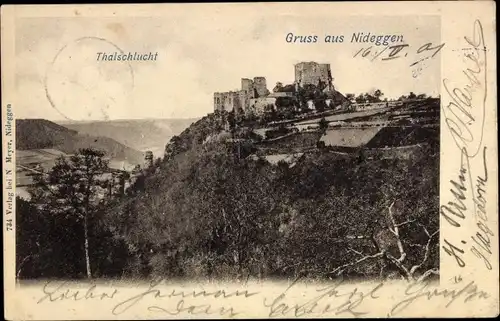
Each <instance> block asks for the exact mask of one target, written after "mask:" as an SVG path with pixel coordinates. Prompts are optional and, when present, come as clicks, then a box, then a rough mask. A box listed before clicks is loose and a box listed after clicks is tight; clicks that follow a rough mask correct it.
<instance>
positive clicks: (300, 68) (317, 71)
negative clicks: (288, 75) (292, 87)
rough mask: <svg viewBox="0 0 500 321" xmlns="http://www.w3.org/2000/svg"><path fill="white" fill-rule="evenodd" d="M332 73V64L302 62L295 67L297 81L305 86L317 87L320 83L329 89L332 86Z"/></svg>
mask: <svg viewBox="0 0 500 321" xmlns="http://www.w3.org/2000/svg"><path fill="white" fill-rule="evenodd" d="M332 80H333V78H332V72H331V69H330V64H318V63H316V62H314V61H311V62H301V63H298V64H296V65H295V81H296V82H298V84H299V85H300V86H301V87H303V86H304V85H315V86H317V85H318V84H319V83H320V82H321V83H323V84H325V85H326V86H327V87H329V88H331V86H332Z"/></svg>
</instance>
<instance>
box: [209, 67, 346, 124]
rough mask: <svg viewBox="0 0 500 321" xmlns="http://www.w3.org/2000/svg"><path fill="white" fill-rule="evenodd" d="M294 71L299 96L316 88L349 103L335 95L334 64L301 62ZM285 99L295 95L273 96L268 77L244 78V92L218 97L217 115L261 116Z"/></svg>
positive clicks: (275, 93)
mask: <svg viewBox="0 0 500 321" xmlns="http://www.w3.org/2000/svg"><path fill="white" fill-rule="evenodd" d="M294 68H295V83H294V85H295V91H296V92H297V91H298V90H299V88H301V87H304V86H306V85H314V86H318V87H320V89H321V90H323V91H324V92H327V93H329V94H330V96H335V97H337V96H338V98H339V99H335V100H336V101H339V102H342V101H344V100H345V98H343V96H342V95H341V94H340V93H338V92H336V91H335V88H334V86H333V77H332V72H331V68H330V64H319V63H317V62H314V61H310V62H300V63H298V64H296V65H295V66H294ZM279 84H280V85H282V84H281V83H279ZM283 96H294V94H293V93H289V92H279V91H277V90H276V91H275V92H273V93H271V92H270V91H269V90H268V89H267V82H266V78H265V77H254V78H253V79H249V78H242V79H241V89H240V90H236V91H228V92H216V93H214V111H228V112H230V111H234V113H235V114H236V115H238V114H242V113H256V114H260V113H262V112H263V111H264V109H265V108H266V107H267V106H269V105H273V104H275V102H276V99H277V98H278V97H283ZM340 96H342V97H340Z"/></svg>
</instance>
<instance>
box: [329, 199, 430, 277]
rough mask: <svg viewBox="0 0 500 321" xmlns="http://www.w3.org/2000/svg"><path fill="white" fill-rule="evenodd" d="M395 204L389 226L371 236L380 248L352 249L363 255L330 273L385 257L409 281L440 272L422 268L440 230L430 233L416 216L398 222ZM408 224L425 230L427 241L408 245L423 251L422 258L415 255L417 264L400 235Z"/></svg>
mask: <svg viewBox="0 0 500 321" xmlns="http://www.w3.org/2000/svg"><path fill="white" fill-rule="evenodd" d="M394 204H395V202H392V203H391V204H390V205H389V206H388V207H387V212H386V219H387V226H386V229H382V230H379V231H377V232H376V233H374V235H373V236H371V239H372V241H373V243H374V244H373V245H374V248H375V249H377V251H375V253H373V254H366V253H363V252H361V251H357V250H355V249H352V248H351V249H350V250H351V252H354V253H356V254H358V255H359V256H360V257H359V258H358V259H356V260H354V261H352V262H349V263H346V264H343V265H341V266H339V267H337V268H335V269H334V270H332V271H330V272H329V273H328V274H330V275H337V276H339V275H341V274H342V273H343V272H344V271H346V270H347V269H349V268H353V267H357V266H360V265H361V264H366V263H367V262H369V261H373V260H383V261H385V263H389V264H393V265H394V266H396V267H397V269H398V271H399V273H400V275H401V276H402V277H403V278H404V279H405V280H407V281H422V280H424V279H426V278H428V277H429V276H431V275H433V274H435V275H438V274H439V270H438V269H437V268H430V269H428V270H426V271H423V272H422V271H421V269H422V268H423V267H424V266H425V265H426V263H428V260H429V256H430V253H431V247H432V246H433V245H434V246H435V245H436V243H434V242H433V241H434V238H435V236H436V235H438V232H439V229H436V230H435V231H433V232H432V233H431V232H430V231H429V230H428V229H427V227H426V226H425V225H424V224H422V223H420V222H418V221H417V220H416V219H413V220H412V219H410V220H406V221H402V222H398V221H397V219H396V215H395V213H394ZM409 224H413V225H414V226H418V227H419V228H420V229H422V231H423V232H424V234H425V238H426V240H424V242H425V244H421V243H413V244H409V246H415V247H422V250H421V251H419V254H420V255H421V257H420V259H416V258H415V260H412V261H416V262H418V263H416V264H415V263H411V262H410V260H409V257H408V253H407V250H406V249H405V246H404V240H403V237H402V235H401V228H402V227H404V226H408V225H409ZM394 248H396V250H394ZM382 266H384V265H382Z"/></svg>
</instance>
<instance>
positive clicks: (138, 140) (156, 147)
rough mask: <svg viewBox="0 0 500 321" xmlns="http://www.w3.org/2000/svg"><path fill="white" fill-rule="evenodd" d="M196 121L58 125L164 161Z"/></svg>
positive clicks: (131, 120)
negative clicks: (173, 143) (167, 147)
mask: <svg viewBox="0 0 500 321" xmlns="http://www.w3.org/2000/svg"><path fill="white" fill-rule="evenodd" d="M195 121H197V119H130V120H111V121H82V122H59V124H60V125H62V126H64V127H67V128H69V129H71V130H75V131H78V132H79V133H80V134H89V135H96V136H104V137H109V138H112V139H114V140H116V141H118V142H120V143H122V144H124V145H126V146H130V147H132V148H134V149H136V150H139V151H142V152H145V151H147V150H150V151H152V152H153V154H154V156H155V157H162V156H163V153H164V151H165V145H167V143H168V142H169V141H170V138H172V137H173V136H174V135H179V134H180V133H181V132H182V131H183V130H184V129H186V128H187V127H189V125H191V124H192V123H193V122H195Z"/></svg>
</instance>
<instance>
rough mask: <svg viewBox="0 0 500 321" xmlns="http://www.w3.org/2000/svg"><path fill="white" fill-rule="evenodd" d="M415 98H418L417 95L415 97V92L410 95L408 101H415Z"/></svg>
mask: <svg viewBox="0 0 500 321" xmlns="http://www.w3.org/2000/svg"><path fill="white" fill-rule="evenodd" d="M415 98H417V95H415V93H414V92H413V91H412V92H410V94H409V95H408V99H415Z"/></svg>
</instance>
